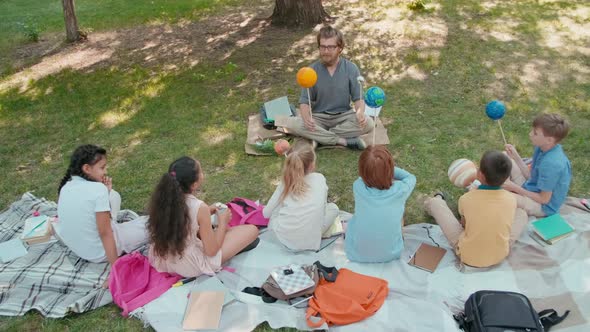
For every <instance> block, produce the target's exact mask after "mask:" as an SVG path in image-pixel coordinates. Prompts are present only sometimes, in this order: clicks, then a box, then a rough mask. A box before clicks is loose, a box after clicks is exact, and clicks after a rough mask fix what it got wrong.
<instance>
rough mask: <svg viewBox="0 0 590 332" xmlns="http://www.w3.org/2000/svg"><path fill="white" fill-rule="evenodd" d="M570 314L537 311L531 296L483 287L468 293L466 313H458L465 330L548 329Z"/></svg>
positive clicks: (542, 331)
mask: <svg viewBox="0 0 590 332" xmlns="http://www.w3.org/2000/svg"><path fill="white" fill-rule="evenodd" d="M568 314H569V310H568V311H566V312H565V313H564V314H563V316H561V317H560V316H558V315H557V312H556V311H555V310H553V309H547V310H543V311H541V312H539V313H538V314H537V312H536V311H535V309H534V308H533V306H532V305H531V301H529V299H528V298H527V297H526V296H524V295H522V294H520V293H515V292H502V291H491V290H481V291H478V292H475V293H473V294H471V295H470V296H469V298H468V299H467V302H465V312H464V313H460V314H458V315H455V316H454V318H455V320H456V321H457V323H459V328H461V329H462V330H464V331H466V332H504V331H506V330H509V331H513V332H521V331H522V332H525V331H526V332H545V331H549V328H551V326H553V325H556V324H559V323H560V322H561V321H562V320H564V319H565V318H566V317H567V315H568Z"/></svg>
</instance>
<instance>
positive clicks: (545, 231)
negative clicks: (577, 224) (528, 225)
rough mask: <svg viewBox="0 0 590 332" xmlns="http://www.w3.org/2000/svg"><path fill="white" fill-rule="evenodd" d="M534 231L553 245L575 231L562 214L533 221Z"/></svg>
mask: <svg viewBox="0 0 590 332" xmlns="http://www.w3.org/2000/svg"><path fill="white" fill-rule="evenodd" d="M532 224H533V230H534V231H535V233H537V235H539V237H541V239H543V240H544V241H546V242H549V243H551V244H553V243H554V242H556V241H557V240H561V239H562V238H564V237H565V236H567V235H569V234H570V233H572V232H573V231H574V228H573V227H572V226H570V224H568V223H567V222H566V221H565V220H564V219H563V217H562V216H561V215H560V214H554V215H552V216H549V217H546V218H543V219H539V220H537V221H533V222H532Z"/></svg>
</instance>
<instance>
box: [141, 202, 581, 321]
mask: <svg viewBox="0 0 590 332" xmlns="http://www.w3.org/2000/svg"><path fill="white" fill-rule="evenodd" d="M577 201H578V202H579V200H577ZM568 202H569V203H572V204H574V205H575V203H576V201H575V200H574V199H571V200H569V201H568ZM569 205H570V206H568V209H567V210H562V213H566V212H568V213H567V214H564V218H565V219H566V220H567V221H568V222H569V223H571V224H572V226H573V227H574V228H575V229H576V231H575V234H573V235H571V236H569V237H567V238H565V239H563V240H561V241H560V242H557V243H556V244H554V245H552V246H549V245H546V246H544V245H541V244H539V243H537V242H536V241H535V240H533V239H532V238H531V237H530V236H529V234H526V233H525V234H523V235H522V236H521V238H520V239H519V240H518V241H517V242H516V243H515V245H514V246H513V247H512V250H511V252H510V255H509V256H508V258H507V259H506V260H504V261H503V262H502V263H501V264H499V265H497V266H494V267H492V268H486V269H475V268H466V267H462V266H460V264H459V262H458V260H457V258H456V257H455V255H454V254H453V253H452V251H451V248H450V247H449V245H448V243H447V241H446V239H445V237H444V235H443V234H442V232H441V230H440V228H439V227H438V226H436V225H430V224H414V225H409V226H406V227H404V243H405V249H404V251H403V253H402V257H401V258H400V259H399V260H396V261H393V262H389V263H382V264H358V263H353V262H350V261H348V259H347V258H346V255H345V253H344V243H343V239H342V238H340V239H338V240H337V241H336V242H334V243H333V244H331V245H330V246H328V247H327V248H325V249H324V250H322V251H320V252H318V253H314V252H303V253H292V252H289V251H288V250H286V249H285V248H284V247H282V246H281V245H280V244H279V243H278V241H277V240H276V239H275V238H274V237H273V234H272V232H265V233H264V234H262V235H261V236H260V238H261V241H260V244H259V246H258V247H257V248H256V249H254V250H252V251H250V252H247V253H244V254H241V255H238V256H236V257H235V258H233V259H232V260H230V262H229V266H230V267H231V268H233V269H235V272H231V271H227V269H226V270H224V271H221V272H220V273H218V274H217V276H216V277H217V278H219V279H220V280H221V281H222V282H223V283H224V284H225V286H227V287H228V288H229V289H230V290H231V291H232V294H233V295H234V297H236V298H237V300H238V301H235V302H232V303H230V304H228V305H226V306H224V308H223V312H222V318H221V322H220V328H219V330H220V331H227V330H231V331H251V330H252V329H254V328H255V327H256V326H257V325H258V324H260V323H262V322H264V321H267V322H268V323H269V325H270V326H271V327H272V328H280V327H294V328H297V329H301V330H309V328H308V327H307V325H306V323H305V310H304V309H297V308H293V307H290V306H289V305H287V304H286V302H282V301H278V302H277V303H273V304H266V303H263V302H262V300H261V299H260V297H257V296H254V295H249V294H246V293H243V292H241V290H242V289H244V287H247V286H260V285H261V284H262V283H263V282H264V280H265V279H266V278H267V277H268V275H269V272H270V271H271V270H272V269H273V268H274V267H276V266H282V265H286V264H290V263H295V264H311V263H313V262H314V261H316V260H319V261H321V262H322V264H324V265H328V266H337V267H339V268H340V267H346V268H348V269H351V270H353V271H356V272H359V273H363V274H367V275H372V276H375V277H379V278H382V279H385V280H387V281H388V282H389V287H390V291H389V295H388V297H387V299H386V301H385V303H384V304H383V306H382V307H381V309H380V310H379V311H378V312H377V313H376V314H375V315H373V316H372V317H369V318H367V319H365V320H363V321H361V322H358V323H355V324H350V325H346V326H334V327H330V331H420V332H428V331H433V332H435V331H436V332H440V331H453V332H455V331H456V332H459V331H460V330H459V329H458V328H457V324H456V323H455V322H454V320H453V318H452V315H453V314H455V313H458V312H459V311H462V310H463V306H464V303H465V300H466V299H467V297H468V296H469V295H470V294H471V293H473V292H475V291H477V290H482V289H493V290H505V291H515V292H520V293H523V294H525V295H527V296H528V297H529V298H530V299H531V302H532V303H533V305H534V307H535V309H536V310H538V311H540V310H543V309H548V308H554V309H556V310H557V311H558V313H559V314H563V312H564V311H565V310H570V311H571V313H570V315H569V316H568V317H567V319H566V320H564V321H563V322H562V323H560V324H559V325H556V326H555V327H553V328H552V329H551V331H561V332H581V331H590V282H588V280H589V279H588V278H589V276H590V213H588V210H584V209H583V208H580V204H578V206H577V207H576V206H573V205H571V204H569ZM422 242H426V243H429V244H432V243H433V242H436V243H438V244H440V246H441V247H443V248H445V249H447V254H446V255H445V256H444V258H443V260H442V261H441V262H440V264H439V266H438V268H437V269H436V271H435V272H434V273H428V272H426V271H423V270H420V269H417V268H415V267H412V266H410V265H408V264H407V261H408V260H409V258H410V255H412V254H413V253H414V252H415V251H416V249H417V248H418V246H419V245H420V243H422ZM230 270H231V269H230ZM207 278H208V277H206V276H202V277H201V278H200V279H199V280H197V281H196V283H200V282H203V281H204V280H206V279H207ZM193 287H195V285H193V284H188V285H185V286H182V287H175V288H172V289H170V290H169V291H168V292H166V293H164V294H163V295H162V296H160V298H158V299H156V300H154V301H152V302H151V303H149V304H147V305H146V306H144V307H143V308H140V309H138V310H136V311H135V312H133V313H132V315H135V316H137V317H140V318H142V319H143V320H144V321H145V322H147V323H149V324H150V325H151V326H152V327H153V328H154V329H155V330H157V331H166V332H173V331H178V332H180V331H183V330H182V325H181V322H182V318H183V314H184V309H185V307H186V302H187V299H186V296H187V293H188V292H189V291H190V289H191V288H193ZM324 328H326V327H325V326H324Z"/></svg>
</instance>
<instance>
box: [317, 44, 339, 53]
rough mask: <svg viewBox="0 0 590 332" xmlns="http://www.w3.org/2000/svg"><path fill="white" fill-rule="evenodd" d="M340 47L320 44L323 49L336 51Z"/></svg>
mask: <svg viewBox="0 0 590 332" xmlns="http://www.w3.org/2000/svg"><path fill="white" fill-rule="evenodd" d="M337 48H338V45H320V50H321V51H330V52H331V51H335V50H336V49H337Z"/></svg>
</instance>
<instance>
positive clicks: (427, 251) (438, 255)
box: [408, 243, 447, 273]
mask: <svg viewBox="0 0 590 332" xmlns="http://www.w3.org/2000/svg"><path fill="white" fill-rule="evenodd" d="M446 253H447V250H446V249H443V248H440V247H435V246H431V245H429V244H426V243H422V244H420V247H418V250H416V252H415V253H414V255H412V257H411V258H410V260H409V261H408V264H410V265H412V266H414V267H417V268H419V269H422V270H425V271H428V272H431V273H432V272H434V270H436V267H437V266H438V263H440V261H441V260H442V258H443V257H444V256H445V254H446Z"/></svg>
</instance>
